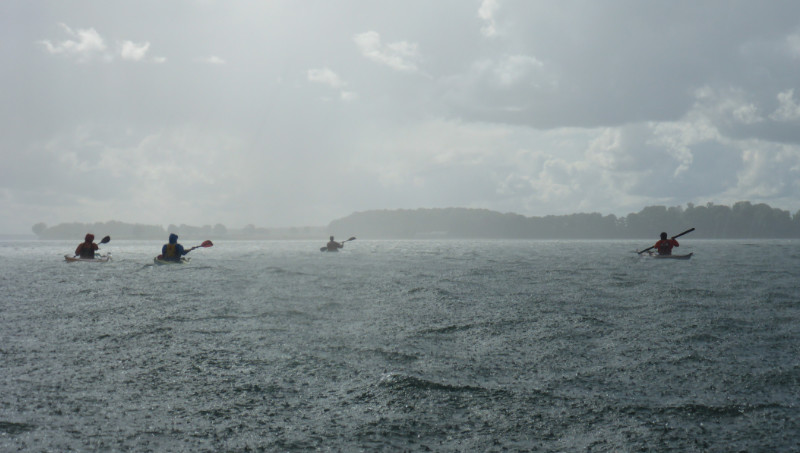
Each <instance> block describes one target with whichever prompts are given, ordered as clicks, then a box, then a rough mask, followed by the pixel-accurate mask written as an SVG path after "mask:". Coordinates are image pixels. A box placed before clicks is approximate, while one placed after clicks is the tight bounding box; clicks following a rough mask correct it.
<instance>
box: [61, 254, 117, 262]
mask: <svg viewBox="0 0 800 453" xmlns="http://www.w3.org/2000/svg"><path fill="white" fill-rule="evenodd" d="M64 261H66V262H68V263H77V262H81V263H107V262H109V261H111V255H110V254H108V255H98V256H96V257H94V258H81V257H79V256H74V255H64Z"/></svg>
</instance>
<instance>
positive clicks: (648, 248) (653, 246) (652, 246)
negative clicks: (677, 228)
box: [638, 228, 694, 255]
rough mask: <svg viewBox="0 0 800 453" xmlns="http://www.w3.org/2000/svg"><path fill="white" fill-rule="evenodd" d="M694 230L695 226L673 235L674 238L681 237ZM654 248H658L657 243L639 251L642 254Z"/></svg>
mask: <svg viewBox="0 0 800 453" xmlns="http://www.w3.org/2000/svg"><path fill="white" fill-rule="evenodd" d="M692 231H694V228H689V229H688V230H686V231H684V232H683V233H681V234H676V235H675V236H672V239H675V238H679V237H681V236H683V235H684V234H688V233H691V232H692ZM654 248H656V246H655V245H651V246H650V247H647V248H646V249H644V250H642V251H641V252H638V253H639V255H641V254H642V253H644V252H646V251H648V250H650V249H654Z"/></svg>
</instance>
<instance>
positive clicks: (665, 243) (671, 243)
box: [653, 233, 681, 255]
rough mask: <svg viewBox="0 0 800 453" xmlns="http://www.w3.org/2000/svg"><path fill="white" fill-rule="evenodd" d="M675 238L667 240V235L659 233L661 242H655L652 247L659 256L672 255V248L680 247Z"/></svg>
mask: <svg viewBox="0 0 800 453" xmlns="http://www.w3.org/2000/svg"><path fill="white" fill-rule="evenodd" d="M680 246H681V245H680V244H678V241H676V240H675V238H669V239H667V233H661V240H660V241H658V242H656V245H654V246H653V247H654V248H655V249H656V250H658V254H659V255H672V247H680Z"/></svg>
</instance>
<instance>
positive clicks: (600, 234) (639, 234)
mask: <svg viewBox="0 0 800 453" xmlns="http://www.w3.org/2000/svg"><path fill="white" fill-rule="evenodd" d="M688 228H696V230H695V231H694V232H693V233H692V237H694V238H707V239H736V238H800V211H798V212H795V213H794V214H792V213H790V212H789V211H786V210H782V209H778V208H772V207H770V206H769V205H766V204H763V203H760V204H752V203H750V202H747V201H741V202H737V203H735V204H734V205H733V206H725V205H716V204H713V203H707V204H705V205H703V206H695V205H693V204H691V203H689V204H688V205H687V206H686V207H681V206H674V207H666V206H648V207H646V208H644V209H642V210H641V211H639V212H636V213H631V214H628V215H627V216H623V217H617V216H615V215H613V214H609V215H602V214H599V213H578V214H569V215H558V216H556V215H551V216H544V217H526V216H523V215H519V214H513V213H500V212H496V211H490V210H487V209H470V208H436V209H413V210H407V209H398V210H371V211H364V212H356V213H353V214H351V215H349V216H347V217H344V218H341V219H337V220H334V221H333V222H331V223H330V224H329V225H327V226H317V227H312V226H309V227H291V228H259V227H255V226H254V225H248V226H247V227H245V228H241V229H229V228H227V227H225V226H224V225H221V224H217V225H214V226H211V225H205V226H199V227H198V226H190V225H168V226H167V227H166V228H165V227H163V226H160V225H144V224H130V223H124V222H118V221H109V222H96V223H61V224H58V225H55V226H52V227H48V226H47V225H45V224H43V223H38V224H36V225H34V226H33V232H34V233H35V234H36V236H37V237H39V238H40V239H75V238H82V237H83V235H85V234H86V233H88V232H91V233H94V234H95V235H103V236H104V235H111V236H112V237H114V238H116V239H165V238H166V237H167V235H168V234H169V233H177V234H178V235H180V236H181V237H182V238H187V239H188V238H193V239H209V238H210V239H231V240H253V239H276V240H287V239H326V238H327V236H328V235H330V234H335V235H337V236H352V235H356V236H358V237H359V238H362V239H424V238H486V239H493V238H494V239H642V238H654V237H658V234H659V233H660V232H661V231H666V232H668V233H669V234H677V233H679V232H681V231H684V230H686V229H688Z"/></svg>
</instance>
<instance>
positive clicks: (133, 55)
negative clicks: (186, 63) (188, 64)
mask: <svg viewBox="0 0 800 453" xmlns="http://www.w3.org/2000/svg"><path fill="white" fill-rule="evenodd" d="M59 25H60V26H61V28H62V29H63V30H64V32H66V34H67V35H69V36H71V37H73V38H75V39H67V40H63V41H57V42H55V43H54V42H51V41H50V40H42V41H40V43H41V44H42V45H43V46H44V48H45V50H46V51H47V53H49V54H51V55H62V56H65V57H68V58H74V59H75V60H77V61H79V62H81V63H85V62H88V61H90V60H92V59H95V58H99V59H101V60H103V61H106V62H111V61H113V60H114V59H115V58H116V57H119V58H121V59H122V60H125V61H135V62H140V61H147V58H146V57H147V52H148V51H149V50H150V43H149V42H144V43H135V42H133V41H130V40H123V41H120V42H119V44H118V45H117V51H116V53H112V52H110V51H108V46H107V45H106V43H105V40H104V39H103V37H102V36H100V33H98V32H97V30H95V29H94V28H88V29H78V30H73V29H71V28H70V27H68V26H67V25H66V24H63V23H62V24H59ZM166 60H167V59H166V58H164V57H153V58H152V59H151V60H150V61H152V62H155V63H164V62H165V61H166Z"/></svg>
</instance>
